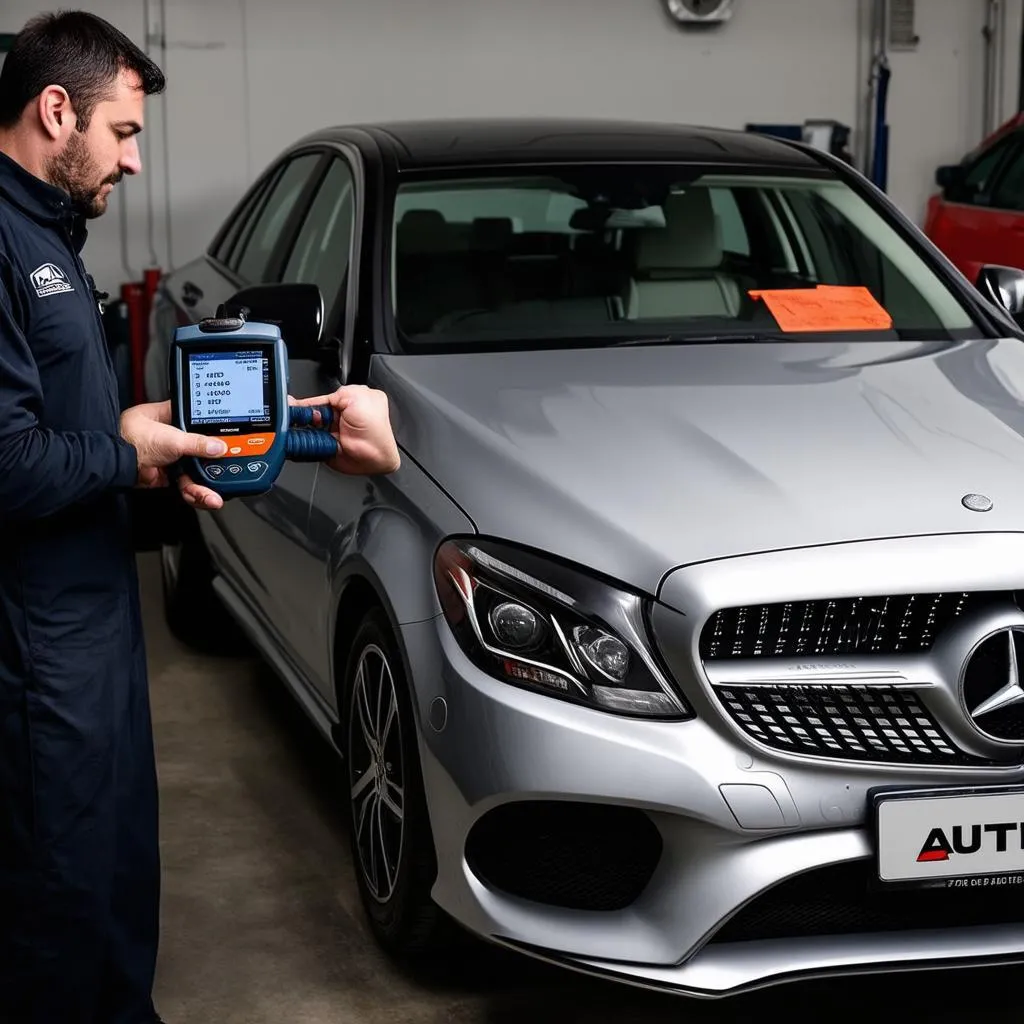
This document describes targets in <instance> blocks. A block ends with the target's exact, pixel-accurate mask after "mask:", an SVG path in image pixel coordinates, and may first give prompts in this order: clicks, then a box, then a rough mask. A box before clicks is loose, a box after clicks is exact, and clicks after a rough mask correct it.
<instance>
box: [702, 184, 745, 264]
mask: <svg viewBox="0 0 1024 1024" xmlns="http://www.w3.org/2000/svg"><path fill="white" fill-rule="evenodd" d="M708 193H709V195H710V196H711V205H712V207H713V208H714V211H715V215H716V216H717V217H718V223H719V225H720V226H721V229H722V248H723V249H725V250H726V252H734V253H739V254H740V255H743V256H749V255H750V239H749V238H748V237H747V228H746V225H745V224H744V223H743V215H742V214H741V213H740V208H739V206H738V205H737V203H736V196H735V195H734V194H733V192H732V191H731V190H730V189H727V188H712V189H708Z"/></svg>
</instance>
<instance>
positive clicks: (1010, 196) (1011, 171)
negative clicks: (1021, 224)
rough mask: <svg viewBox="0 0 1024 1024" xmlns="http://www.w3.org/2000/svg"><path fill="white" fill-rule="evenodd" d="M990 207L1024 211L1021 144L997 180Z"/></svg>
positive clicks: (1023, 172)
mask: <svg viewBox="0 0 1024 1024" xmlns="http://www.w3.org/2000/svg"><path fill="white" fill-rule="evenodd" d="M988 205H989V206H991V207H994V208H995V209H998V210H1024V146H1022V145H1021V143H1020V142H1018V143H1017V145H1016V146H1015V147H1014V150H1013V152H1012V153H1011V154H1010V156H1009V157H1008V158H1007V161H1006V164H1005V166H1004V168H1003V170H1001V171H1000V172H999V176H998V177H997V178H996V179H995V182H994V184H993V186H992V195H991V198H990V199H989V203H988Z"/></svg>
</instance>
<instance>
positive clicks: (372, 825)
mask: <svg viewBox="0 0 1024 1024" xmlns="http://www.w3.org/2000/svg"><path fill="white" fill-rule="evenodd" d="M345 695H346V701H345V705H346V708H347V723H346V729H345V741H346V742H345V754H346V757H345V762H346V766H347V771H346V778H347V782H348V806H349V824H350V830H349V835H350V842H351V846H352V858H353V862H354V864H355V871H356V879H357V882H358V886H359V895H360V898H361V901H362V904H363V907H364V909H365V911H366V915H367V918H368V920H369V923H370V927H371V929H372V931H373V933H374V936H375V937H376V939H377V941H378V942H379V943H380V945H381V946H382V947H383V948H384V949H385V950H386V951H387V952H388V953H390V954H391V955H392V956H394V957H396V958H397V959H401V960H407V961H421V960H423V959H425V956H426V954H427V953H428V952H429V953H430V954H431V955H433V954H436V953H438V952H440V951H441V947H442V946H443V945H444V944H445V940H446V939H447V938H449V936H450V932H449V927H450V926H449V923H448V920H447V917H446V915H444V914H443V912H442V911H441V910H440V908H439V907H438V906H437V905H436V904H435V903H434V901H433V900H432V898H431V896H430V889H431V886H432V885H433V882H434V878H435V877H436V874H437V862H436V859H435V853H434V841H433V836H432V833H431V830H430V822H429V819H428V815H427V806H426V798H425V796H424V793H423V777H422V774H421V772H420V766H419V755H418V752H417V745H416V732H415V730H416V723H415V719H414V717H413V713H412V706H411V702H410V699H409V690H408V686H407V683H406V679H405V674H404V672H403V670H402V663H401V660H400V658H399V656H398V652H397V649H396V645H395V642H394V640H393V638H392V634H391V628H390V625H389V623H388V621H387V618H386V616H385V615H384V613H383V612H382V611H381V610H380V609H375V610H373V611H371V612H370V613H369V614H368V615H367V616H366V618H365V619H364V620H363V622H362V625H361V626H360V627H359V630H358V632H357V634H356V637H355V640H354V642H353V645H352V650H351V654H350V656H349V660H348V666H347V671H346V674H345Z"/></svg>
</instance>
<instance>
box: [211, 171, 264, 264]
mask: <svg viewBox="0 0 1024 1024" xmlns="http://www.w3.org/2000/svg"><path fill="white" fill-rule="evenodd" d="M273 177H274V175H269V176H268V177H266V178H264V179H263V180H262V181H261V182H260V183H259V185H258V186H257V187H256V188H254V189H253V190H252V191H251V193H250V195H249V196H248V198H247V199H246V201H245V203H244V204H243V205H242V206H241V207H240V208H239V210H238V211H237V212H236V213H234V214H233V215H232V217H231V219H230V221H229V222H228V223H227V224H226V225H225V226H224V227H222V228H221V231H220V233H219V241H218V240H217V239H215V240H214V245H213V246H212V247H211V249H210V255H211V256H212V257H213V258H214V259H216V260H219V261H220V262H221V263H223V264H224V265H225V266H232V260H231V256H232V252H233V250H234V249H236V246H237V244H238V241H239V239H240V238H241V236H242V233H243V231H244V230H245V229H246V227H247V226H249V225H250V224H251V221H252V215H253V211H254V210H256V209H258V208H259V204H260V202H261V200H262V198H263V196H265V195H266V190H267V188H268V187H269V185H270V182H271V181H272V179H273Z"/></svg>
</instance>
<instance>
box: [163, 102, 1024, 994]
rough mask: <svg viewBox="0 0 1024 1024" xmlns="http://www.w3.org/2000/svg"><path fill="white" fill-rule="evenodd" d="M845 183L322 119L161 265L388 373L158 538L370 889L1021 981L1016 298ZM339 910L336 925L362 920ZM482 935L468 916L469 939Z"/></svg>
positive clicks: (458, 125)
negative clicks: (351, 450)
mask: <svg viewBox="0 0 1024 1024" xmlns="http://www.w3.org/2000/svg"><path fill="white" fill-rule="evenodd" d="M1021 282H1022V276H1021V274H1020V272H1019V271H1013V270H1011V269H1007V268H1000V267H985V268H983V269H982V271H981V272H980V274H979V276H978V278H977V279H976V280H970V281H969V280H967V279H966V278H965V277H964V276H963V275H962V274H961V273H960V272H959V271H958V270H956V269H955V268H954V267H953V266H952V264H951V263H950V262H949V260H947V259H946V258H945V257H944V256H943V255H942V254H941V253H940V252H939V251H938V250H937V249H936V248H935V246H934V245H932V244H931V243H930V242H929V241H928V240H927V239H926V238H925V237H924V235H923V234H922V233H921V231H920V230H918V229H917V228H916V227H915V226H914V225H913V224H912V223H911V222H910V221H909V220H908V219H907V218H906V217H905V216H904V215H903V214H902V213H901V212H900V211H899V209H897V207H896V206H895V205H894V204H893V203H892V202H891V201H890V200H889V199H888V198H887V197H886V196H885V195H883V194H882V193H880V192H879V191H878V190H877V189H875V188H874V187H873V186H872V185H870V184H869V183H868V182H867V181H866V180H864V178H863V177H861V176H860V175H859V174H858V173H857V172H856V171H855V170H853V169H852V168H851V167H849V166H848V165H847V164H845V163H843V162H841V161H839V160H837V159H835V158H833V157H831V156H829V155H828V154H825V153H823V152H820V151H818V150H816V149H813V148H809V147H806V146H803V145H800V144H797V143H791V142H788V141H785V140H781V139H775V138H767V137H761V136H757V135H754V134H750V133H743V132H731V131H725V130H715V129H704V128H686V127H681V126H676V125H650V124H640V123H636V124H634V123H606V122H601V121H593V122H587V121H572V122H570V121H537V122H515V121H496V122H486V123H472V122H423V123H404V124H389V125H356V126H349V127H339V128H332V129H325V130H323V131H319V132H315V133H313V134H311V135H309V136H307V137H304V138H302V139H301V140H297V141H296V142H295V144H294V145H292V146H290V147H289V148H288V149H287V151H286V152H283V153H282V154H281V155H280V156H279V157H278V158H277V159H275V160H274V161H273V162H272V164H271V165H270V166H268V167H267V168H266V169H265V171H264V172H263V173H262V174H261V175H260V176H259V178H258V180H257V181H256V182H255V183H254V184H253V186H252V187H251V188H249V189H248V190H247V192H246V193H245V194H244V195H243V196H241V197H240V200H239V203H238V206H237V208H236V209H235V210H234V211H233V212H232V213H231V215H230V216H229V217H228V218H227V219H226V221H225V223H224V224H223V226H222V227H221V228H220V229H219V230H218V231H217V232H216V234H215V235H214V237H213V238H212V240H211V243H210V245H209V248H208V251H206V252H204V253H202V254H201V255H199V256H198V257H197V258H196V259H195V260H194V261H193V262H191V263H189V264H188V265H186V266H183V267H181V268H180V269H178V270H176V271H175V272H174V273H173V274H171V275H169V276H168V277H167V278H165V279H164V281H163V282H162V286H161V290H160V292H159V294H158V296H157V303H156V307H155V312H154V317H153V325H154V334H153V339H152V345H151V349H150V355H151V361H150V371H151V372H150V375H149V382H150V397H151V398H153V399H158V398H162V397H165V396H166V365H167V360H166V348H167V345H166V342H167V339H168V338H169V337H170V335H171V333H172V332H173V330H174V328H175V326H176V325H178V324H183V323H189V322H194V321H196V320H198V319H200V318H202V317H206V316H211V315H214V314H215V313H216V312H217V310H218V309H219V308H220V307H221V305H222V304H228V306H233V307H234V308H237V307H238V306H243V305H244V306H245V307H246V308H247V309H248V310H249V311H250V312H249V315H250V317H253V318H256V319H270V320H276V321H277V322H278V323H280V324H281V325H282V330H283V332H284V334H285V340H286V342H287V344H288V349H289V356H290V362H291V370H290V372H291V389H292V394H293V395H295V396H297V397H303V396H308V395H316V394H323V393H325V392H327V391H330V390H332V389H333V388H335V387H337V386H338V385H339V384H340V383H367V384H369V385H371V386H373V387H375V388H380V389H383V391H385V392H386V394H387V396H388V398H389V405H390V410H391V415H392V418H393V424H394V429H395V433H396V436H397V439H398V442H399V445H400V449H401V457H402V464H401V467H400V468H399V469H398V470H397V471H396V472H395V473H393V474H390V475H384V476H376V477H354V476H343V475H341V474H339V473H336V472H333V471H332V470H329V469H327V468H325V467H323V466H318V465H310V464H304V463H293V464H288V465H286V466H285V468H284V470H283V471H282V473H281V475H280V476H279V477H278V478H277V480H276V483H275V484H274V486H273V487H272V488H271V489H269V490H268V491H267V492H266V493H264V494H261V495H259V496H255V497H250V498H237V499H232V500H229V501H228V502H227V503H226V504H225V506H224V508H223V509H222V510H219V511H217V512H211V513H201V514H198V515H195V514H191V513H190V514H189V515H188V516H185V517H184V518H183V520H182V521H181V522H180V523H179V525H178V526H176V527H175V531H176V532H175V533H174V534H173V536H170V535H169V536H168V539H167V542H166V543H165V544H164V545H163V548H162V564H163V567H164V586H165V595H166V607H167V615H168V618H169V621H170V623H171V625H172V627H173V628H174V630H175V631H176V632H177V634H178V635H179V636H180V637H182V638H183V639H186V640H187V641H188V642H190V643H194V644H197V645H201V646H203V647H204V648H205V649H211V648H214V647H216V646H218V645H221V644H225V643H227V642H228V640H229V637H228V635H227V630H226V629H225V628H224V627H223V621H222V620H223V615H222V613H221V612H218V611H217V609H218V608H223V609H226V610H227V612H228V613H230V621H232V622H233V623H235V624H236V625H237V626H238V627H239V633H240V635H241V636H242V637H243V638H244V640H245V642H247V643H252V644H254V645H255V646H256V648H257V649H258V650H259V652H261V654H262V655H263V656H264V657H265V658H266V659H267V661H268V662H269V663H270V665H272V666H273V667H274V669H275V670H276V671H277V673H279V675H280V677H281V679H282V680H283V682H284V684H285V685H286V686H287V687H288V688H289V689H290V691H291V692H292V693H293V694H294V695H295V697H296V698H297V699H298V701H299V702H301V706H302V707H303V708H304V709H305V711H306V713H308V715H309V716H310V718H311V719H312V720H313V721H314V722H315V723H316V724H317V726H318V727H319V729H320V730H321V732H322V735H323V737H324V739H325V741H327V742H328V743H330V744H332V745H333V746H334V747H335V748H336V749H337V751H338V754H339V755H340V758H339V762H338V763H339V774H338V786H339V788H340V790H341V792H342V793H343V794H344V797H345V800H346V801H347V805H348V806H349V807H350V817H351V836H352V844H353V852H354V858H355V863H356V865H357V877H358V886H359V892H360V895H361V898H362V903H363V906H364V907H365V910H366V914H367V916H368V920H369V921H370V923H371V925H372V927H373V929H374V933H375V935H376V936H377V938H378V939H379V941H380V942H381V943H382V944H383V945H384V946H385V947H386V948H387V949H389V950H391V951H393V952H394V953H396V955H401V956H403V957H408V956H412V955H413V954H415V953H417V952H419V953H423V955H427V954H431V953H434V954H436V952H437V950H439V949H441V948H443V946H442V942H441V939H442V937H444V936H445V935H447V934H453V935H458V934H464V933H465V932H469V933H471V934H472V935H475V936H479V937H481V938H483V939H485V940H488V941H491V942H494V943H499V944H501V945H504V946H506V947H510V948H512V949H516V950H519V951H521V952H523V953H525V954H528V955H531V956H535V957H539V958H542V959H544V960H547V961H549V962H553V963H557V964H561V965H564V966H566V967H569V968H573V969H576V970H579V971H583V972H591V973H593V974H596V975H601V976H604V977H607V978H613V979H618V980H621V981H624V982H629V983H633V984H638V985H645V986H652V987H659V988H664V989H666V990H670V991H674V992H679V993H689V994H692V995H700V996H709V997H710V996H722V995H726V994H730V993H736V992H740V991H743V990H746V989H750V988H753V987H757V986H762V985H767V984H771V983H775V982H779V981H783V980H792V979H797V978H801V977H807V976H812V975H829V974H842V973H846V972H871V971H875V970H886V971H890V970H899V969H908V970H909V969H915V970H916V969H921V968H927V967H945V966H949V965H964V964H974V965H983V964H995V963H1001V962H1008V961H1017V960H1024V913H1022V911H1024V688H1022V685H1024V680H1022V677H1021V665H1022V662H1024V404H1022V402H1024V344H1022V341H1024V332H1022V330H1021V326H1020V319H1019V318H1020V317H1021V316H1022V311H1024V288H1022V283H1021ZM326 895H327V894H325V898H326ZM453 926H459V927H453Z"/></svg>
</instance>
